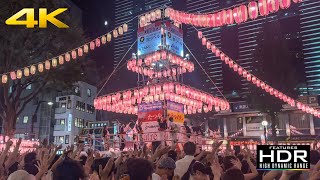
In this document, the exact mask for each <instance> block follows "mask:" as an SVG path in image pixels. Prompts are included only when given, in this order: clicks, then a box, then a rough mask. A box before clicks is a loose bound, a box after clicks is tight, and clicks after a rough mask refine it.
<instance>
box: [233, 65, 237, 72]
mask: <svg viewBox="0 0 320 180" xmlns="http://www.w3.org/2000/svg"><path fill="white" fill-rule="evenodd" d="M233 71H235V72H237V71H238V65H237V64H234V65H233Z"/></svg>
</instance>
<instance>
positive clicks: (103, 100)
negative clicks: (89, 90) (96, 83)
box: [94, 82, 230, 114]
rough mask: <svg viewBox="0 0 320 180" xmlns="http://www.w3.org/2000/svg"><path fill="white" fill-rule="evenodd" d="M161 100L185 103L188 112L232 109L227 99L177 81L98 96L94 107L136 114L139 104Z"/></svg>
mask: <svg viewBox="0 0 320 180" xmlns="http://www.w3.org/2000/svg"><path fill="white" fill-rule="evenodd" d="M159 100H170V101H174V102H177V103H181V104H183V105H185V107H186V108H185V113H186V114H193V113H197V112H198V113H201V112H202V111H203V112H205V113H207V112H209V111H212V110H213V108H214V110H216V111H220V110H229V109H230V105H229V103H228V102H227V101H225V100H222V99H220V98H217V97H214V96H212V95H210V94H207V93H204V92H201V91H199V90H197V89H195V88H192V87H188V86H185V85H183V84H180V83H177V82H175V83H164V84H156V85H151V86H145V87H143V88H140V89H132V90H128V91H124V92H118V93H115V94H110V95H107V96H103V97H98V98H96V99H95V100H94V107H95V108H96V109H98V110H105V111H111V112H118V113H128V114H136V113H137V110H138V109H137V106H136V105H137V104H140V103H142V102H145V103H152V102H155V101H159Z"/></svg>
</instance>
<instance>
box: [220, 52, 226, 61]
mask: <svg viewBox="0 0 320 180" xmlns="http://www.w3.org/2000/svg"><path fill="white" fill-rule="evenodd" d="M225 58H226V57H225V55H224V53H220V59H221V60H222V61H223V60H225Z"/></svg>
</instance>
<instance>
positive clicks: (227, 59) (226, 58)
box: [224, 56, 229, 65]
mask: <svg viewBox="0 0 320 180" xmlns="http://www.w3.org/2000/svg"><path fill="white" fill-rule="evenodd" d="M224 62H225V63H226V65H228V64H229V57H228V56H227V57H225V58H224Z"/></svg>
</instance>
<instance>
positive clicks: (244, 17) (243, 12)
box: [239, 5, 248, 22]
mask: <svg viewBox="0 0 320 180" xmlns="http://www.w3.org/2000/svg"><path fill="white" fill-rule="evenodd" d="M239 13H240V19H241V20H240V21H241V22H246V21H247V20H248V9H247V6H245V5H241V6H240V7H239Z"/></svg>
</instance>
